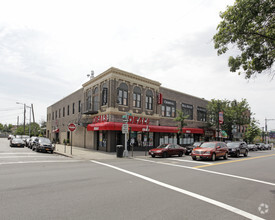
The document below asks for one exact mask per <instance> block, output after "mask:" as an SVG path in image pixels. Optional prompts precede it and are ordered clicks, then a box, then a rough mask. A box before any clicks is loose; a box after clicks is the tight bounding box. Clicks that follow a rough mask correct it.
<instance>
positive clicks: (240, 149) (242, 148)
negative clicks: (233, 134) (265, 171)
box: [227, 142, 249, 157]
mask: <svg viewBox="0 0 275 220" xmlns="http://www.w3.org/2000/svg"><path fill="white" fill-rule="evenodd" d="M227 147H228V150H229V155H230V156H235V157H239V156H240V155H241V154H242V155H244V156H245V157H247V155H248V151H249V149H248V147H247V144H246V143H245V142H230V143H227Z"/></svg>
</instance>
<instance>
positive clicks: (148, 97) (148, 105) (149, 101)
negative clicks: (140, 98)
mask: <svg viewBox="0 0 275 220" xmlns="http://www.w3.org/2000/svg"><path fill="white" fill-rule="evenodd" d="M145 107H146V109H148V110H153V92H152V91H151V90H147V92H146V98H145Z"/></svg>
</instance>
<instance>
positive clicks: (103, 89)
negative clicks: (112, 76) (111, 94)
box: [101, 83, 108, 105]
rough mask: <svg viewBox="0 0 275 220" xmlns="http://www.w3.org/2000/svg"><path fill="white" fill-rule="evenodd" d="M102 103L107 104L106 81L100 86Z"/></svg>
mask: <svg viewBox="0 0 275 220" xmlns="http://www.w3.org/2000/svg"><path fill="white" fill-rule="evenodd" d="M101 100H102V105H107V103H108V88H107V85H106V83H104V84H103V86H102V99H101Z"/></svg>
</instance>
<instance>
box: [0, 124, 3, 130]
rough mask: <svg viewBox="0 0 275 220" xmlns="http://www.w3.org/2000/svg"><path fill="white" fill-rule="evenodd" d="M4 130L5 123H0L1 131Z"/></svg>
mask: <svg viewBox="0 0 275 220" xmlns="http://www.w3.org/2000/svg"><path fill="white" fill-rule="evenodd" d="M3 130H4V125H3V124H1V123H0V131H3Z"/></svg>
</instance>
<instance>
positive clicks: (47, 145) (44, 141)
mask: <svg viewBox="0 0 275 220" xmlns="http://www.w3.org/2000/svg"><path fill="white" fill-rule="evenodd" d="M32 150H34V151H36V152H38V151H44V152H50V153H51V154H52V153H53V150H54V146H53V144H52V142H51V141H50V139H48V138H44V137H38V138H36V139H35V140H34V142H33V145H32Z"/></svg>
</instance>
